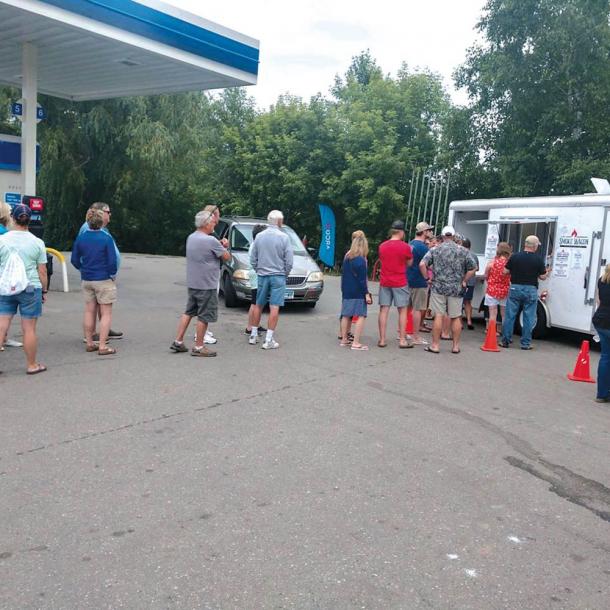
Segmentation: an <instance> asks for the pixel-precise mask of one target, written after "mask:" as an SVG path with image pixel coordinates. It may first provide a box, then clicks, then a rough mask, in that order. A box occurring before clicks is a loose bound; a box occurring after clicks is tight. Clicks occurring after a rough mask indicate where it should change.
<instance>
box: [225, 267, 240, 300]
mask: <svg viewBox="0 0 610 610" xmlns="http://www.w3.org/2000/svg"><path fill="white" fill-rule="evenodd" d="M222 293H223V294H224V297H225V305H226V306H227V307H237V306H238V305H239V302H238V300H237V295H236V294H235V288H233V284H232V283H231V278H230V277H229V274H228V273H225V275H224V279H223V282H222Z"/></svg>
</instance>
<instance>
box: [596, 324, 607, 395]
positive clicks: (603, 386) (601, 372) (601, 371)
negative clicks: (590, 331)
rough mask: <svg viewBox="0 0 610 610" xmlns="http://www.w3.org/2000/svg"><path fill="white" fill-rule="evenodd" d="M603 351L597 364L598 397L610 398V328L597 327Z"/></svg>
mask: <svg viewBox="0 0 610 610" xmlns="http://www.w3.org/2000/svg"><path fill="white" fill-rule="evenodd" d="M595 330H596V331H597V334H598V335H599V342H600V346H601V348H602V353H601V356H600V358H599V364H598V366H597V398H606V399H608V398H610V330H607V329H605V328H596V329H595Z"/></svg>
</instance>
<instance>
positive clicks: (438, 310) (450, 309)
mask: <svg viewBox="0 0 610 610" xmlns="http://www.w3.org/2000/svg"><path fill="white" fill-rule="evenodd" d="M462 302H463V299H462V297H448V296H446V295H444V294H438V293H437V292H431V293H430V310H431V311H432V313H433V314H435V315H442V316H449V317H450V318H451V319H452V320H453V319H454V318H459V317H461V315H462Z"/></svg>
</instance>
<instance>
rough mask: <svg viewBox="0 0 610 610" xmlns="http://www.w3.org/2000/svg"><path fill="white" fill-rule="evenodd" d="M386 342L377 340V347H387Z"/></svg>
mask: <svg viewBox="0 0 610 610" xmlns="http://www.w3.org/2000/svg"><path fill="white" fill-rule="evenodd" d="M387 346H388V344H387V343H382V342H381V341H377V347H387Z"/></svg>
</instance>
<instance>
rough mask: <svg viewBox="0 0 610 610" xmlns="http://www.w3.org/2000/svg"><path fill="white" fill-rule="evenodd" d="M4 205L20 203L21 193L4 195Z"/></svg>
mask: <svg viewBox="0 0 610 610" xmlns="http://www.w3.org/2000/svg"><path fill="white" fill-rule="evenodd" d="M4 203H8V204H9V205H17V204H18V203H21V193H4Z"/></svg>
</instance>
